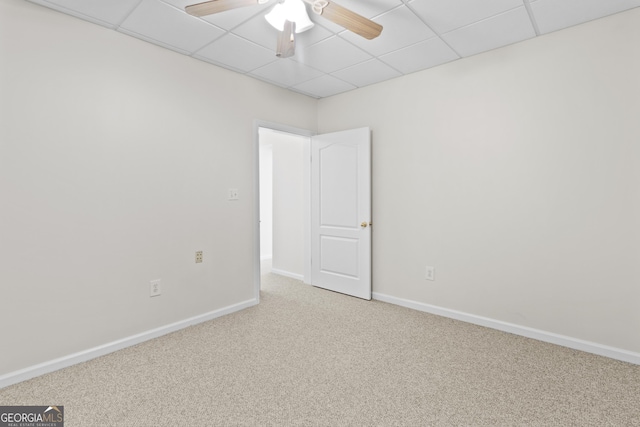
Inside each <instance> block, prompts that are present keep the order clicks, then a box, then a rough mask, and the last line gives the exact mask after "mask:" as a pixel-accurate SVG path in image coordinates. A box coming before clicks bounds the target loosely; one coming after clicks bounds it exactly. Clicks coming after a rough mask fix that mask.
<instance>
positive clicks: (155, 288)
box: [149, 279, 162, 297]
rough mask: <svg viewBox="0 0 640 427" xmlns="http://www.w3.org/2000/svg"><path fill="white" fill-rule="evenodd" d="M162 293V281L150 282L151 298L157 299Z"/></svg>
mask: <svg viewBox="0 0 640 427" xmlns="http://www.w3.org/2000/svg"><path fill="white" fill-rule="evenodd" d="M161 293H162V288H161V287H160V279H157V280H152V281H151V282H149V296H150V297H157V296H158V295H160V294H161Z"/></svg>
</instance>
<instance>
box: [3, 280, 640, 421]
mask: <svg viewBox="0 0 640 427" xmlns="http://www.w3.org/2000/svg"><path fill="white" fill-rule="evenodd" d="M262 280H263V290H262V294H261V299H262V301H261V303H260V304H259V305H258V306H255V307H252V308H249V309H246V310H243V311H241V312H237V313H234V314H231V315H228V316H224V317H221V318H218V319H215V320H212V321H209V322H206V323H202V324H199V325H195V326H192V327H189V328H186V329H183V330H181V331H178V332H175V333H172V334H169V335H166V336H163V337H160V338H157V339H154V340H151V341H147V342H145V343H142V344H139V345H136V346H134V347H129V348H127V349H124V350H121V351H118V352H115V353H112V354H109V355H107V356H103V357H100V358H97V359H94V360H91V361H88V362H86V363H82V364H79V365H75V366H73V367H70V368H66V369H63V370H60V371H57V372H53V373H50V374H47V375H43V376H41V377H38V378H34V379H32V380H29V381H25V382H23V383H20V384H16V385H13V386H10V387H7V388H4V389H1V390H0V405H53V404H57V405H64V410H65V426H66V427H76V426H79V427H93V426H128V427H132V426H144V427H147V426H640V367H639V366H636V365H632V364H629V363H624V362H620V361H616V360H611V359H607V358H604V357H600V356H595V355H592V354H588V353H583V352H580V351H576V350H571V349H567V348H563V347H559V346H555V345H552V344H547V343H543V342H539V341H535V340H531V339H528V338H524V337H520V336H516V335H512V334H508V333H504V332H500V331H496V330H492V329H488V328H483V327H480V326H475V325H471V324H467V323H463V322H459V321H455V320H451V319H447V318H443V317H438V316H434V315H430V314H426V313H421V312H417V311H413V310H409V309H406V308H402V307H397V306H394V305H390V304H386V303H382V302H379V301H363V300H359V299H356V298H351V297H347V296H344V295H340V294H336V293H333V292H329V291H325V290H322V289H318V288H314V287H310V286H307V285H304V284H302V283H301V282H299V281H297V280H293V279H289V278H285V277H281V276H277V275H274V274H268V275H265V276H263V278H262Z"/></svg>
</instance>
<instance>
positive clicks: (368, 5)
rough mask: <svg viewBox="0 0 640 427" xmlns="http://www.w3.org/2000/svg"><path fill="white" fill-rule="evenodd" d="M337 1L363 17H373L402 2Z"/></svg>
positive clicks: (388, 0)
mask: <svg viewBox="0 0 640 427" xmlns="http://www.w3.org/2000/svg"><path fill="white" fill-rule="evenodd" d="M337 3H338V4H339V5H340V6H342V7H346V8H347V9H349V10H351V11H353V12H355V13H357V14H358V15H362V16H364V17H365V18H369V19H370V18H373V17H374V16H378V15H380V14H381V13H384V12H387V11H389V10H391V9H393V8H395V7H397V6H400V5H401V4H402V1H401V0H366V1H363V0H338V1H337Z"/></svg>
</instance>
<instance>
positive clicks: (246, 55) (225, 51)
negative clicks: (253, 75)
mask: <svg viewBox="0 0 640 427" xmlns="http://www.w3.org/2000/svg"><path fill="white" fill-rule="evenodd" d="M194 57H195V58H198V59H200V58H202V59H205V60H207V61H213V62H215V63H218V64H220V65H223V66H225V67H229V68H233V69H236V70H240V71H244V72H248V71H251V70H254V69H256V68H258V67H262V66H264V65H266V64H269V63H270V62H273V61H277V60H278V58H277V57H276V55H275V53H274V52H273V51H270V50H269V49H266V48H264V47H262V46H258V45H257V44H255V43H251V42H250V41H247V40H245V39H242V38H240V37H237V36H234V35H233V34H227V35H225V36H222V37H220V38H219V39H217V40H216V41H214V42H213V43H211V44H209V45H208V46H206V47H205V48H203V49H201V50H199V51H198V52H197V53H196V54H195V55H194Z"/></svg>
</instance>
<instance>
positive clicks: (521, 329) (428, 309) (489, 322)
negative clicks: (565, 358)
mask: <svg viewBox="0 0 640 427" xmlns="http://www.w3.org/2000/svg"><path fill="white" fill-rule="evenodd" d="M372 297H373V299H375V300H378V301H383V302H388V303H390V304H395V305H399V306H402V307H407V308H411V309H414V310H418V311H423V312H425V313H431V314H435V315H437V316H443V317H448V318H450V319H456V320H461V321H463V322H467V323H473V324H474V325H480V326H485V327H487V328H492V329H497V330H499V331H503V332H509V333H511V334H515V335H520V336H523V337H527V338H533V339H535V340H538V341H544V342H547V343H551V344H556V345H560V346H563V347H568V348H572V349H574V350H581V351H585V352H587V353H593V354H597V355H599V356H605V357H609V358H611V359H616V360H621V361H623V362H629V363H633V364H635V365H640V353H634V352H632V351H628V350H623V349H620V348H616V347H610V346H608V345H604V344H598V343H595V342H591V341H584V340H581V339H578V338H573V337H568V336H565V335H559V334H555V333H553V332H546V331H541V330H539V329H534V328H529V327H527V326H520V325H516V324H513V323H507V322H503V321H500V320H495V319H490V318H488V317H482V316H476V315H475V314H469V313H464V312H462V311H457V310H451V309H448V308H443V307H438V306H435V305H430V304H425V303H421V302H417V301H411V300H407V299H402V298H396V297H393V296H391V295H385V294H381V293H378V292H374V293H373V294H372Z"/></svg>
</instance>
